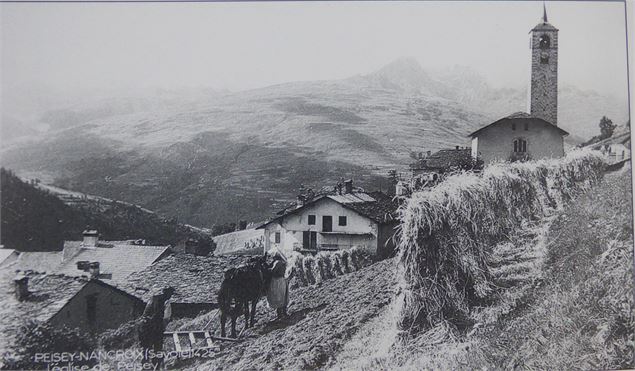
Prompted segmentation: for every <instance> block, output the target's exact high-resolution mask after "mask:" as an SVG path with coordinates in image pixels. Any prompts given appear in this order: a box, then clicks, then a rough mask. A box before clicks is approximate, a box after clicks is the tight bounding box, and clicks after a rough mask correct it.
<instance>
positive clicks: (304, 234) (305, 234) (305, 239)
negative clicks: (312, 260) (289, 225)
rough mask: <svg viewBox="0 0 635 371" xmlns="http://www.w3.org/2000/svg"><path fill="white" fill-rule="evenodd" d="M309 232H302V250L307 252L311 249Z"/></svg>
mask: <svg viewBox="0 0 635 371" xmlns="http://www.w3.org/2000/svg"><path fill="white" fill-rule="evenodd" d="M309 233H311V232H309V231H303V232H302V248H303V249H305V250H309V249H310V248H311V245H310V242H309Z"/></svg>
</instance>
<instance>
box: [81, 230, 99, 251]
mask: <svg viewBox="0 0 635 371" xmlns="http://www.w3.org/2000/svg"><path fill="white" fill-rule="evenodd" d="M82 235H83V236H84V242H83V243H82V245H84V247H97V241H99V233H98V232H97V230H95V229H90V230H88V229H87V230H85V231H84V232H83V233H82Z"/></svg>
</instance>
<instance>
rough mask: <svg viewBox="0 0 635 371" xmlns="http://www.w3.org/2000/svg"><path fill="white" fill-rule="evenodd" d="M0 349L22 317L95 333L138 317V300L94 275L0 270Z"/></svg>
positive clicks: (141, 306)
mask: <svg viewBox="0 0 635 371" xmlns="http://www.w3.org/2000/svg"><path fill="white" fill-rule="evenodd" d="M0 297H1V299H0V302H1V304H0V328H1V329H2V334H3V336H2V337H1V338H2V343H1V344H0V349H2V350H3V351H4V350H7V349H8V346H10V345H11V344H12V343H13V337H14V336H15V335H16V334H17V333H18V329H19V327H20V326H22V325H24V324H25V321H35V322H36V323H48V324H50V325H51V326H52V327H56V328H60V329H61V328H63V327H67V328H78V329H79V330H80V331H82V332H84V333H86V334H93V335H98V334H100V333H102V332H103V331H105V330H107V329H114V328H118V327H119V326H120V325H122V324H124V323H126V322H128V321H131V320H133V319H136V318H138V317H139V316H140V315H141V313H142V312H143V309H144V303H143V301H142V300H141V299H140V298H138V297H135V296H134V295H131V294H130V293H127V292H125V291H122V290H120V289H118V288H116V287H114V286H112V285H109V284H107V283H105V282H103V281H100V280H97V279H91V278H86V277H69V276H66V275H63V274H42V273H26V274H19V275H18V276H16V272H15V270H14V267H13V266H11V265H10V266H8V267H5V268H3V269H2V270H0Z"/></svg>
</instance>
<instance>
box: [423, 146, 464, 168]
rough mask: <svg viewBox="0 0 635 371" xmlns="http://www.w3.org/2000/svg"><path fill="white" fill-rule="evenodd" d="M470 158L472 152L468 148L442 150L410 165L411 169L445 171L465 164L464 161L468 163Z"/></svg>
mask: <svg viewBox="0 0 635 371" xmlns="http://www.w3.org/2000/svg"><path fill="white" fill-rule="evenodd" d="M471 158H472V150H471V149H469V148H458V149H442V150H440V151H437V152H435V153H433V154H431V155H430V156H428V157H426V158H424V159H421V160H418V161H417V162H416V163H415V164H413V165H411V168H414V169H423V170H438V171H445V170H449V169H452V168H454V167H459V166H461V165H462V164H465V163H466V161H470V160H471Z"/></svg>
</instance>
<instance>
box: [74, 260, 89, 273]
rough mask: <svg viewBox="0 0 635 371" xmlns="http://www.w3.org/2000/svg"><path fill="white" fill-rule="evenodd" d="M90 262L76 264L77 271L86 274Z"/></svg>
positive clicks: (83, 261) (82, 261)
mask: <svg viewBox="0 0 635 371" xmlns="http://www.w3.org/2000/svg"><path fill="white" fill-rule="evenodd" d="M89 266H90V262H89V261H88V260H81V261H78V262H77V269H79V270H80V271H84V272H88V268H89Z"/></svg>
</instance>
